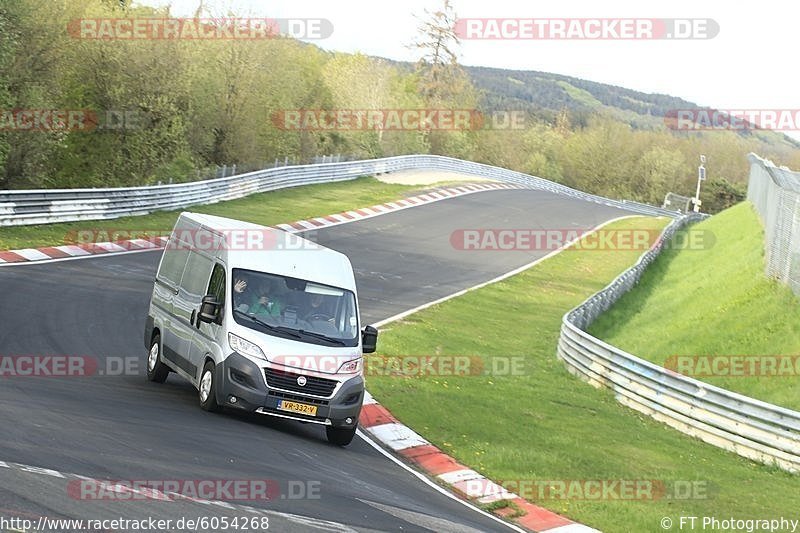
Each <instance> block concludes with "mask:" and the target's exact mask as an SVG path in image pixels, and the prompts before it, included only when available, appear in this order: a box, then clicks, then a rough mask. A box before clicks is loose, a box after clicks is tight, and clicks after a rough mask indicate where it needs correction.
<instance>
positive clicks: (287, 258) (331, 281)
mask: <svg viewBox="0 0 800 533" xmlns="http://www.w3.org/2000/svg"><path fill="white" fill-rule="evenodd" d="M182 221H193V222H194V223H195V224H189V225H192V226H193V225H196V224H199V225H201V226H203V227H204V228H207V229H209V230H211V231H213V232H214V233H215V234H218V235H220V236H221V237H222V238H223V239H224V245H223V246H222V247H221V248H222V249H221V250H219V251H217V250H214V252H216V253H214V254H212V255H216V256H217V257H220V258H222V259H223V260H224V261H225V262H226V263H227V266H228V268H244V269H248V270H255V271H260V272H269V273H271V274H279V275H282V276H288V277H293V278H298V279H303V280H307V281H314V282H317V283H321V284H324V285H331V286H334V287H340V288H343V289H348V290H351V291H353V292H356V284H355V278H354V276H353V267H352V265H351V263H350V259H348V257H347V256H346V255H344V254H343V253H341V252H337V251H336V250H331V249H330V248H326V247H324V246H322V245H321V244H317V243H315V242H312V241H309V240H307V239H303V238H302V237H300V236H298V235H295V234H291V233H287V232H285V231H283V230H280V229H277V228H270V227H267V226H261V225H259V224H253V223H252V222H244V221H241V220H235V219H232V218H225V217H218V216H214V215H206V214H201V213H192V212H189V211H184V212H183V213H181V215H180V217H179V218H178V221H177V222H176V224H175V229H176V230H179V229H181V227H182V226H183V227H185V226H186V224H185V222H184V223H183V224H182ZM248 239H255V242H256V243H257V244H255V245H252V244H248V243H250V242H253V241H250V240H248ZM258 243H262V244H258Z"/></svg>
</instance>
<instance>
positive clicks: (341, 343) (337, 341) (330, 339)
mask: <svg viewBox="0 0 800 533" xmlns="http://www.w3.org/2000/svg"><path fill="white" fill-rule="evenodd" d="M294 331H297V332H298V333H300V334H301V335H308V336H309V337H314V338H315V339H321V340H324V341H328V342H330V343H333V344H338V345H339V346H346V344H345V342H344V341H343V340H341V339H334V338H333V337H328V336H327V335H323V334H322V333H314V332H313V331H306V330H304V329H296V330H294Z"/></svg>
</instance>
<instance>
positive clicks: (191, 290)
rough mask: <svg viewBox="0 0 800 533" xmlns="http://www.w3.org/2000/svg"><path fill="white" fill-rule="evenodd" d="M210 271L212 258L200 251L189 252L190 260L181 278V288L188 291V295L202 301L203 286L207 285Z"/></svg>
mask: <svg viewBox="0 0 800 533" xmlns="http://www.w3.org/2000/svg"><path fill="white" fill-rule="evenodd" d="M210 271H211V259H209V258H207V257H204V256H202V255H200V254H199V253H191V254H189V260H188V261H187V262H186V269H185V270H184V271H183V277H182V278H181V289H183V290H184V291H186V295H187V297H189V298H192V299H196V300H197V301H200V298H202V297H203V296H204V294H203V287H205V286H206V280H207V279H208V273H209V272H210Z"/></svg>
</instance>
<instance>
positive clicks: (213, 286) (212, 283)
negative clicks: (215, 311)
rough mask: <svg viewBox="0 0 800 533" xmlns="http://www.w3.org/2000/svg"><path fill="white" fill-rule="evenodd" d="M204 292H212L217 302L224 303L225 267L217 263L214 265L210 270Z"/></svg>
mask: <svg viewBox="0 0 800 533" xmlns="http://www.w3.org/2000/svg"><path fill="white" fill-rule="evenodd" d="M206 294H213V295H214V296H216V297H217V301H218V302H220V303H222V304H223V305H224V304H225V269H224V268H223V267H222V265H220V264H219V263H217V264H216V265H214V270H213V271H212V272H211V279H210V280H209V281H208V290H207V291H206Z"/></svg>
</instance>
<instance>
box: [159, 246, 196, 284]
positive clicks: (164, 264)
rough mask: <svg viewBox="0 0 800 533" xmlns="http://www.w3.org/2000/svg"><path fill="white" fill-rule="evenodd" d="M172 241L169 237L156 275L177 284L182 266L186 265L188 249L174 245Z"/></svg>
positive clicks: (181, 272)
mask: <svg viewBox="0 0 800 533" xmlns="http://www.w3.org/2000/svg"><path fill="white" fill-rule="evenodd" d="M174 242H175V241H173V240H172V239H170V242H169V245H167V247H166V248H165V249H164V255H163V256H162V258H161V264H160V265H159V269H158V276H159V277H160V278H162V279H164V280H165V281H168V282H169V283H172V284H173V285H177V284H178V283H180V281H181V274H183V267H185V266H186V259H187V258H188V257H189V250H187V249H186V248H185V247H184V246H182V245H175V244H174Z"/></svg>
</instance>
